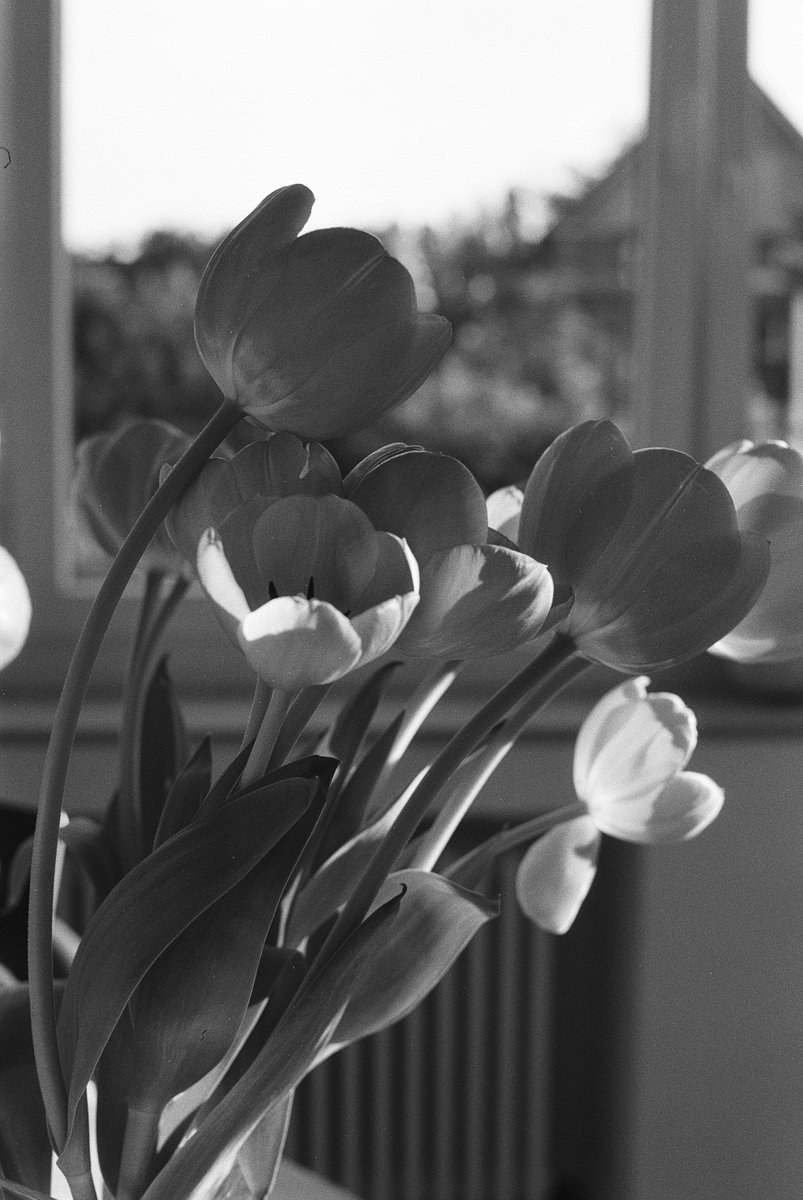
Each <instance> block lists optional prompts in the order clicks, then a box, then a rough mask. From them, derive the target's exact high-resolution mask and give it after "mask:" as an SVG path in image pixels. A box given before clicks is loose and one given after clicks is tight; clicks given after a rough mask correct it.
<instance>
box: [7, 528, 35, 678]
mask: <svg viewBox="0 0 803 1200" xmlns="http://www.w3.org/2000/svg"><path fill="white" fill-rule="evenodd" d="M30 627H31V596H30V593H29V591H28V585H27V584H26V582H25V577H24V576H23V574H22V571H21V570H20V569H19V567H18V566H17V563H16V561H15V560H14V558H13V557H12V556H11V555H10V554H9V552H8V550H6V549H5V548H4V547H3V546H0V671H2V669H3V667H7V666H8V664H9V663H10V662H13V660H14V659H15V658H16V657H17V655H18V654H19V652H20V650H21V649H22V647H23V646H24V645H25V641H26V639H27V637H28V630H29V629H30Z"/></svg>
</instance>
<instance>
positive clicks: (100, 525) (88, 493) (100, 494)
mask: <svg viewBox="0 0 803 1200" xmlns="http://www.w3.org/2000/svg"><path fill="white" fill-rule="evenodd" d="M189 444H190V438H189V437H188V436H187V435H186V434H185V433H182V432H181V431H180V430H178V429H176V428H175V427H174V426H172V425H170V424H168V422H167V421H160V420H140V421H134V422H132V423H131V424H129V425H126V426H124V427H123V428H122V429H120V430H115V431H114V432H113V433H111V434H105V433H104V434H97V435H96V436H95V437H91V438H86V439H85V440H84V441H82V442H81V443H79V445H78V448H77V450H76V458H75V474H74V477H73V482H72V491H71V503H72V507H73V511H74V513H75V517H76V521H77V524H78V527H79V530H80V531H82V532H84V533H89V534H90V536H91V537H92V539H93V540H94V541H95V542H96V543H97V545H98V546H100V548H101V549H102V550H103V551H104V552H105V553H106V554H108V555H110V556H111V557H113V556H114V555H115V554H116V553H117V551H118V550H119V549H120V547H121V546H122V544H123V542H124V541H125V539H126V537H127V535H128V533H129V531H130V530H131V528H132V527H133V525H134V522H135V521H136V520H137V518H138V517H139V515H140V513H141V512H142V509H143V508H144V507H145V505H146V504H147V503H148V501H149V500H150V499H151V497H152V496H153V494H154V492H155V491H156V489H157V488H158V486H159V482H160V477H161V474H162V471H163V469H164V468H165V467H166V466H170V465H171V464H174V463H176V462H177V461H178V459H179V458H180V457H181V455H182V454H183V452H184V451H185V450H186V448H187V447H188V446H189ZM145 562H146V564H147V563H150V564H151V565H152V566H154V567H156V568H158V569H160V570H162V571H167V572H171V573H176V572H177V571H178V570H180V568H181V565H182V564H181V562H180V561H179V559H178V555H177V554H176V552H175V549H174V547H173V543H172V542H171V540H170V538H169V536H168V534H167V532H166V530H165V529H164V527H163V526H160V528H159V529H158V530H157V532H156V534H155V535H154V538H153V540H152V541H151V544H150V546H149V547H148V550H147V552H146V559H145Z"/></svg>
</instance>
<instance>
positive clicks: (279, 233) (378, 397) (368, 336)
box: [195, 184, 451, 439]
mask: <svg viewBox="0 0 803 1200" xmlns="http://www.w3.org/2000/svg"><path fill="white" fill-rule="evenodd" d="M313 200H314V197H313V195H312V193H311V192H310V191H309V189H308V188H306V187H303V186H302V185H301V184H296V185H292V186H289V187H283V188H279V189H278V191H275V192H272V193H271V194H270V195H269V196H268V197H266V199H265V200H263V201H262V203H261V204H260V205H258V207H257V208H256V209H254V211H253V212H252V213H251V214H250V215H249V216H247V217H246V218H245V220H244V221H242V222H241V223H240V224H239V225H238V226H237V228H236V229H234V230H233V231H232V232H231V233H230V234H229V235H228V237H227V238H225V239H224V241H223V242H222V243H221V245H220V246H219V247H218V249H217V250H216V251H215V253H214V255H213V256H212V259H211V260H210V262H209V265H208V267H207V269H206V271H205V273H204V276H203V279H202V280H201V285H200V288H199V291H198V299H197V302H196V307H195V337H196V341H197V344H198V349H199V351H200V354H201V358H202V359H203V361H204V363H205V364H206V367H207V369H208V371H209V372H210V374H211V375H212V377H213V378H214V380H215V382H216V383H217V384H218V386H219V387H220V389H221V391H222V392H223V394H224V396H225V397H226V399H227V400H229V401H233V402H235V403H237V404H239V405H241V407H242V408H243V409H244V410H245V412H247V413H249V414H250V415H251V416H253V417H255V418H256V419H257V420H258V421H260V422H261V423H262V424H263V425H266V426H267V427H268V428H270V429H273V430H286V431H288V432H290V433H296V434H298V435H300V436H301V437H305V438H316V439H321V438H331V437H337V436H340V435H341V434H344V433H348V432H350V431H352V430H355V429H360V428H362V427H363V426H365V425H368V424H369V423H370V422H371V421H373V420H374V419H375V418H376V417H378V416H380V415H381V414H382V413H383V412H385V411H386V410H387V409H389V408H392V407H393V406H394V405H396V404H399V403H401V401H402V400H406V399H407V397H408V396H410V395H412V393H413V392H414V391H415V390H416V388H417V387H418V386H419V385H420V384H421V383H422V382H423V380H424V379H425V378H426V377H427V375H428V374H429V373H430V371H431V370H432V368H433V367H434V366H435V364H436V363H437V362H438V361H439V360H440V358H441V357H442V356H443V354H444V353H445V351H446V349H447V347H448V345H449V342H450V340H451V327H450V325H449V323H448V321H446V320H444V319H443V318H442V317H439V316H435V315H434V314H429V313H420V312H419V311H418V307H417V304H416V298H415V289H414V287H413V282H412V279H411V278H410V275H409V273H408V272H407V271H406V270H405V268H404V267H403V266H402V265H401V263H399V262H397V261H396V259H394V258H391V256H390V255H389V254H388V253H387V252H386V251H385V249H384V247H383V246H382V244H381V243H380V242H379V241H378V240H377V239H376V238H374V237H372V236H371V235H370V234H367V233H363V232H361V231H359V230H356V229H320V230H315V231H313V232H310V233H306V234H304V235H303V236H301V237H299V236H298V235H299V234H300V232H301V230H302V229H303V227H304V225H305V224H306V222H307V220H308V219H309V215H310V212H311V210H312V205H313Z"/></svg>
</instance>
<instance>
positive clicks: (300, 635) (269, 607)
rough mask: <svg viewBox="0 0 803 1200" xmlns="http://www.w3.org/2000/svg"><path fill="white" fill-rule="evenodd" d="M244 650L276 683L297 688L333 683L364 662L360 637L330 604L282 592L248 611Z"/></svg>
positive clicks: (241, 635) (267, 679) (242, 632)
mask: <svg viewBox="0 0 803 1200" xmlns="http://www.w3.org/2000/svg"><path fill="white" fill-rule="evenodd" d="M238 635H239V640H240V645H241V646H242V649H243V653H244V654H245V656H246V658H247V659H248V661H249V663H250V664H251V666H252V667H253V668H254V670H255V671H256V672H257V673H258V674H259V675H260V677H261V678H262V679H264V681H265V683H267V684H269V685H270V686H271V687H275V688H280V689H281V690H283V691H296V690H298V689H299V688H302V687H311V686H314V685H316V684H320V683H331V682H332V681H333V680H335V679H339V678H340V677H341V675H345V674H346V673H347V672H348V671H350V670H351V669H352V667H354V666H356V664H357V663H358V662H359V661H360V657H361V653H362V645H361V642H360V637H359V635H358V633H357V632H356V630H355V629H354V627H353V625H352V624H351V622H350V621H349V620H348V618H347V617H344V616H343V614H342V613H341V612H338V610H337V609H336V608H334V607H333V606H332V605H331V604H326V603H324V602H322V601H318V600H306V599H304V598H303V597H300V596H280V597H279V598H278V599H277V600H270V601H269V602H268V603H267V604H263V605H262V607H261V608H258V609H256V611H255V612H252V613H249V614H248V616H247V617H246V618H245V619H244V620H243V621H242V623H241V624H240V627H239V631H238Z"/></svg>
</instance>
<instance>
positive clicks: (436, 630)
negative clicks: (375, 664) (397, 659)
mask: <svg viewBox="0 0 803 1200" xmlns="http://www.w3.org/2000/svg"><path fill="white" fill-rule="evenodd" d="M552 594H553V589H552V579H551V577H550V574H549V572H548V571H547V569H546V567H544V566H543V564H542V563H538V562H535V560H534V559H532V558H530V557H529V556H528V555H526V554H519V553H518V552H517V551H515V550H507V549H505V548H504V547H501V546H456V547H454V548H453V549H451V550H445V551H440V552H438V553H437V554H434V555H433V556H432V557H431V558H430V559H429V561H428V562H427V563H426V564H425V566H424V568H423V570H422V572H421V601H420V603H419V605H418V608H417V609H416V611H415V613H414V614H413V616H412V617H411V619H410V622H409V624H408V626H407V628H406V629H405V631H404V633H403V634H402V636H401V638H400V639H399V643H398V648H399V650H400V652H401V653H403V654H406V655H409V656H411V657H416V658H420V657H427V656H429V655H448V656H449V657H459V658H483V657H487V656H489V655H493V654H502V653H504V652H505V651H508V650H513V649H516V648H517V647H519V646H521V645H523V644H525V643H526V642H527V641H528V640H531V639H532V638H534V637H535V636H536V634H537V633H538V632H539V631H540V629H541V626H542V624H543V622H544V619H545V618H546V615H547V613H548V612H549V607H550V604H551V603H552Z"/></svg>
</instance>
